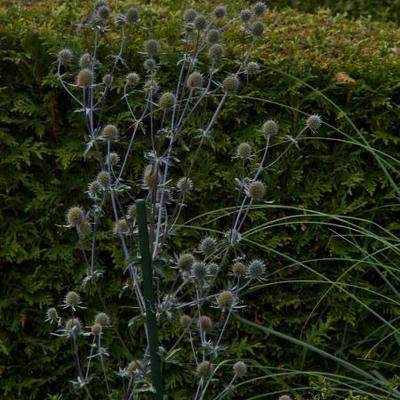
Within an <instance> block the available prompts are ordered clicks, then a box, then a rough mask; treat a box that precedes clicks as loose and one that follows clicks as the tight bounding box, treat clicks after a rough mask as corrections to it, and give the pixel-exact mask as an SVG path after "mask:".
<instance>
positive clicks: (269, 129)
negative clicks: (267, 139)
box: [261, 119, 279, 136]
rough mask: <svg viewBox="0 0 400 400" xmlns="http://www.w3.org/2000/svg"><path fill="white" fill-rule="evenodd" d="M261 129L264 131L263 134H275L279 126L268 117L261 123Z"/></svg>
mask: <svg viewBox="0 0 400 400" xmlns="http://www.w3.org/2000/svg"><path fill="white" fill-rule="evenodd" d="M261 131H262V132H263V133H264V135H265V136H275V135H277V134H278V131H279V127H278V124H277V123H276V122H275V121H274V120H272V119H269V120H268V121H265V122H264V123H263V126H262V128H261Z"/></svg>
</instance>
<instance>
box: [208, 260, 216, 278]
mask: <svg viewBox="0 0 400 400" xmlns="http://www.w3.org/2000/svg"><path fill="white" fill-rule="evenodd" d="M207 268H208V274H209V275H211V276H216V275H217V273H218V269H219V267H218V264H217V263H210V264H208V265H207Z"/></svg>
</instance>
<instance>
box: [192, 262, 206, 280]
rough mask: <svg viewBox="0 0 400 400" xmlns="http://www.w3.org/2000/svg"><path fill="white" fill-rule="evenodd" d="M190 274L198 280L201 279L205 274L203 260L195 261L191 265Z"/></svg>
mask: <svg viewBox="0 0 400 400" xmlns="http://www.w3.org/2000/svg"><path fill="white" fill-rule="evenodd" d="M192 275H193V277H194V278H195V279H196V280H198V281H203V280H204V279H205V278H206V276H207V266H206V264H205V263H204V262H203V261H195V262H194V263H193V265H192Z"/></svg>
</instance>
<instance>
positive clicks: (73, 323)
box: [65, 318, 82, 335]
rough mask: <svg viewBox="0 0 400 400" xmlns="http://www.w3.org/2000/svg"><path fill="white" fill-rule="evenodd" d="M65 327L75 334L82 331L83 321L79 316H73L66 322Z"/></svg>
mask: <svg viewBox="0 0 400 400" xmlns="http://www.w3.org/2000/svg"><path fill="white" fill-rule="evenodd" d="M65 329H66V330H67V331H70V332H71V333H72V334H74V335H79V334H80V333H81V332H82V323H81V321H80V320H79V319H78V318H71V319H69V320H68V321H67V322H66V323H65Z"/></svg>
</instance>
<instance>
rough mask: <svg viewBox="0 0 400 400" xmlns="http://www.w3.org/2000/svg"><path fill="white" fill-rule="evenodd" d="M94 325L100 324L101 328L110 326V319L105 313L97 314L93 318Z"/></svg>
mask: <svg viewBox="0 0 400 400" xmlns="http://www.w3.org/2000/svg"><path fill="white" fill-rule="evenodd" d="M94 323H95V324H100V325H101V326H102V327H103V328H104V327H106V326H108V325H110V317H109V316H108V315H107V314H106V313H105V312H99V313H97V314H96V317H95V318H94Z"/></svg>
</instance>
